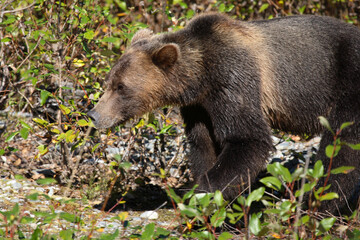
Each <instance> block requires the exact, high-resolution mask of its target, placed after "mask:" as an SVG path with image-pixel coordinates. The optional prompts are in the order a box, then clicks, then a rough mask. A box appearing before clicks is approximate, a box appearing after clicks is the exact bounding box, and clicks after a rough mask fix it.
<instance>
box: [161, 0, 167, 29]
mask: <svg viewBox="0 0 360 240" xmlns="http://www.w3.org/2000/svg"><path fill="white" fill-rule="evenodd" d="M165 11H166V0H162V18H161V30H160V31H161V32H163V31H164V24H165V16H166V13H165Z"/></svg>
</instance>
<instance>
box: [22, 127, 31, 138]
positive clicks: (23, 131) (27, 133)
mask: <svg viewBox="0 0 360 240" xmlns="http://www.w3.org/2000/svg"><path fill="white" fill-rule="evenodd" d="M20 135H21V137H22V138H23V139H25V140H26V139H27V138H28V136H29V129H28V128H22V129H21V130H20Z"/></svg>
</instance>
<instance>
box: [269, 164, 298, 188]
mask: <svg viewBox="0 0 360 240" xmlns="http://www.w3.org/2000/svg"><path fill="white" fill-rule="evenodd" d="M267 170H268V172H269V173H270V174H271V175H273V176H274V177H278V178H279V177H280V176H281V177H282V179H284V180H285V182H287V183H291V182H292V177H291V174H290V171H289V169H287V168H286V167H284V166H283V165H281V164H280V163H279V162H275V163H273V164H269V165H268V166H267Z"/></svg>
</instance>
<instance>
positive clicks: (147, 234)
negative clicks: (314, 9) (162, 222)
mask: <svg viewBox="0 0 360 240" xmlns="http://www.w3.org/2000/svg"><path fill="white" fill-rule="evenodd" d="M154 233H155V223H149V224H148V225H146V226H145V230H144V232H143V233H142V234H141V237H140V239H144V240H151V239H152V238H153V236H154Z"/></svg>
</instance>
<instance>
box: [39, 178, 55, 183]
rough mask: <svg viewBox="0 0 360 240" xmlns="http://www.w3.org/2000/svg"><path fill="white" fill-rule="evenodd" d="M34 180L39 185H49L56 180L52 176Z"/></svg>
mask: <svg viewBox="0 0 360 240" xmlns="http://www.w3.org/2000/svg"><path fill="white" fill-rule="evenodd" d="M36 182H37V184H40V185H50V184H52V183H57V181H56V180H55V179H53V178H40V179H38V180H36Z"/></svg>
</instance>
